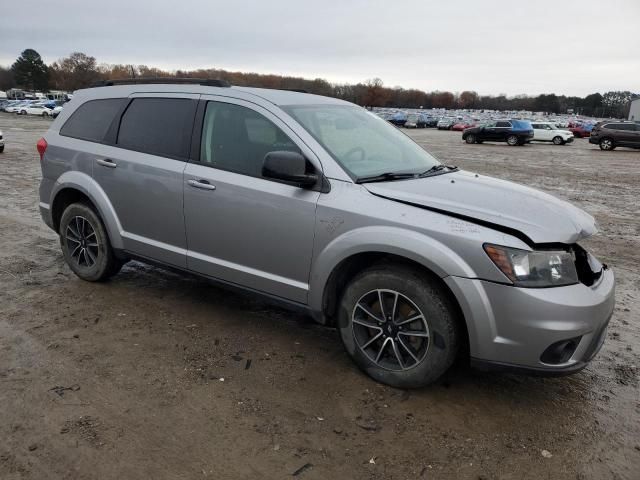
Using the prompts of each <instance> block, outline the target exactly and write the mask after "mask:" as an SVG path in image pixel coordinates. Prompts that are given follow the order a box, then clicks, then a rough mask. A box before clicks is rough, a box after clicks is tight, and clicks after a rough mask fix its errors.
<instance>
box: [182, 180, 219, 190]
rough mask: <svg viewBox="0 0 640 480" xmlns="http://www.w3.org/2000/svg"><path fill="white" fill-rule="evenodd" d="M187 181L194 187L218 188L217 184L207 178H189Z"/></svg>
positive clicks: (203, 188) (204, 188)
mask: <svg viewBox="0 0 640 480" xmlns="http://www.w3.org/2000/svg"><path fill="white" fill-rule="evenodd" d="M187 183H188V184H189V185H190V186H192V187H194V188H200V189H202V190H215V189H216V186H215V185H211V184H210V183H209V182H208V181H207V180H187Z"/></svg>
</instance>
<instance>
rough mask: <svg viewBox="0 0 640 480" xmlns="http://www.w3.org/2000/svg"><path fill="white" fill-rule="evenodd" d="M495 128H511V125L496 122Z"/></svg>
mask: <svg viewBox="0 0 640 480" xmlns="http://www.w3.org/2000/svg"><path fill="white" fill-rule="evenodd" d="M496 127H507V128H509V127H511V124H510V123H509V122H498V123H496Z"/></svg>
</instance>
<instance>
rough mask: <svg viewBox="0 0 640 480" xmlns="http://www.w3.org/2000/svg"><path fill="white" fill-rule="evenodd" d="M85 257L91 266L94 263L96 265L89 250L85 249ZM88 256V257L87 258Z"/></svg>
mask: <svg viewBox="0 0 640 480" xmlns="http://www.w3.org/2000/svg"><path fill="white" fill-rule="evenodd" d="M84 251H85V257H86V258H88V259H89V260H91V265H93V264H94V263H96V257H95V256H94V255H93V253H92V252H91V250H90V249H89V248H85V250H84ZM87 256H88V257H87Z"/></svg>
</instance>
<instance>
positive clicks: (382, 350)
mask: <svg viewBox="0 0 640 480" xmlns="http://www.w3.org/2000/svg"><path fill="white" fill-rule="evenodd" d="M389 340H391V339H390V338H388V337H387V338H385V339H384V342H382V346H381V347H380V351H379V352H378V355H377V356H376V363H378V362H379V361H380V358H382V354H383V353H384V349H385V348H386V346H387V343H388V342H389Z"/></svg>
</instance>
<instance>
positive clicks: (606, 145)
mask: <svg viewBox="0 0 640 480" xmlns="http://www.w3.org/2000/svg"><path fill="white" fill-rule="evenodd" d="M612 146H613V142H612V141H611V140H610V139H608V138H605V139H603V140H600V148H601V149H602V150H611V147H612Z"/></svg>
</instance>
